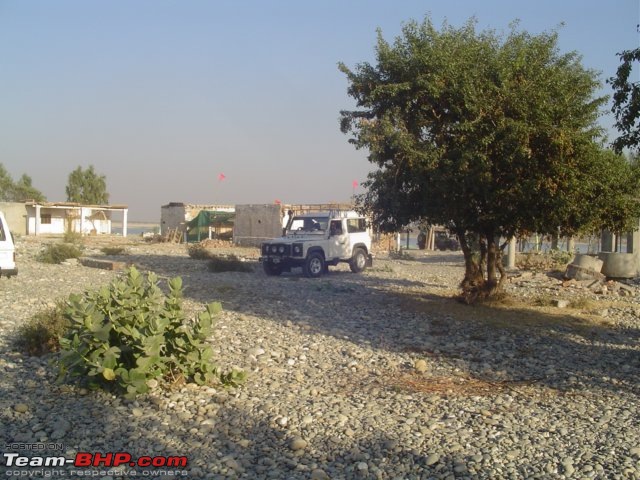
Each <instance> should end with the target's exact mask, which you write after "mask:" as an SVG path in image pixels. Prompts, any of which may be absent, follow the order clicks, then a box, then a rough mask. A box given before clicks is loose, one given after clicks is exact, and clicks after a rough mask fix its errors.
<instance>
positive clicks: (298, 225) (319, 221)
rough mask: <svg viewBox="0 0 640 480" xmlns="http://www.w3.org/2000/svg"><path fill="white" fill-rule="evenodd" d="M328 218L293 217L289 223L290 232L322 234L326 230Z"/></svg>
mask: <svg viewBox="0 0 640 480" xmlns="http://www.w3.org/2000/svg"><path fill="white" fill-rule="evenodd" d="M328 224H329V217H293V219H292V220H291V222H290V223H289V231H290V232H293V233H295V232H324V231H326V230H327V225H328Z"/></svg>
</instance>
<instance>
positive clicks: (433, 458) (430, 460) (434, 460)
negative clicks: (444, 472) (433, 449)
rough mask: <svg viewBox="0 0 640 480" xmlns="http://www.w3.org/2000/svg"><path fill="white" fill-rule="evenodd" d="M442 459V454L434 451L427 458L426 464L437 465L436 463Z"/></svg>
mask: <svg viewBox="0 0 640 480" xmlns="http://www.w3.org/2000/svg"><path fill="white" fill-rule="evenodd" d="M439 461H440V454H438V453H432V454H430V455H429V456H428V457H427V459H426V460H425V462H424V463H425V465H427V466H431V465H435V464H436V463H438V462H439Z"/></svg>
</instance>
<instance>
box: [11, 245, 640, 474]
mask: <svg viewBox="0 0 640 480" xmlns="http://www.w3.org/2000/svg"><path fill="white" fill-rule="evenodd" d="M43 241H49V242H50V241H53V240H51V239H49V240H41V239H32V238H23V239H20V240H19V242H18V254H19V257H18V262H19V272H20V273H19V275H18V276H17V277H15V278H12V279H9V280H7V279H4V278H3V279H0V332H1V333H2V336H1V337H0V375H1V377H0V446H1V447H0V448H2V451H3V453H20V454H21V455H27V456H31V455H33V454H34V452H32V451H28V450H24V447H22V449H20V448H19V447H18V446H17V445H15V444H30V443H34V442H44V443H45V444H48V443H57V444H62V445H63V452H64V453H63V454H64V455H65V456H66V457H68V458H73V456H74V455H75V453H77V452H91V453H106V452H128V453H130V454H131V455H132V456H133V458H138V457H141V456H151V457H154V456H160V455H170V456H182V455H184V456H187V458H188V466H187V467H186V468H185V469H170V468H166V469H164V470H163V469H160V470H161V471H159V472H152V471H149V470H148V469H147V470H145V469H143V468H141V467H135V468H133V467H131V468H130V467H126V468H124V467H120V468H119V469H113V468H107V467H105V466H102V467H99V468H98V467H95V468H93V467H92V469H91V471H90V472H89V473H88V474H85V475H92V476H94V478H107V479H108V478H121V477H123V478H128V476H132V475H133V473H132V470H133V471H135V472H136V473H137V476H141V475H143V474H144V475H145V476H147V478H167V477H168V476H169V474H170V473H174V472H173V471H172V470H181V471H182V470H184V471H185V472H186V475H185V476H184V477H182V478H194V479H198V478H214V479H218V478H220V479H222V478H248V479H328V478H330V479H351V478H356V479H359V478H363V479H369V478H371V479H429V478H434V479H457V478H470V479H471V478H473V479H475V478H487V479H520V478H545V479H547V478H549V479H553V478H607V479H609V478H612V479H616V478H631V479H640V421H639V420H640V419H639V415H638V396H639V394H640V385H639V383H640V382H639V380H640V378H639V377H640V330H639V329H640V320H639V316H638V313H639V311H640V295H639V294H638V289H637V287H632V288H631V291H630V292H625V293H626V295H625V296H620V295H614V294H612V293H610V292H609V293H607V292H606V291H605V292H603V293H602V294H600V295H597V294H595V293H592V292H591V291H589V290H587V289H583V288H580V286H576V285H573V286H570V287H563V286H561V285H560V282H559V281H557V280H554V279H552V278H549V277H547V276H546V275H533V276H531V275H529V276H526V278H525V277H524V276H523V277H521V278H516V279H514V280H513V281H512V282H511V283H510V284H509V286H508V289H509V291H510V292H511V293H512V294H513V297H514V298H516V299H522V298H525V297H535V296H539V295H542V296H550V297H552V298H555V297H558V298H568V299H570V300H571V301H574V302H575V301H576V299H588V301H587V302H586V303H585V302H583V303H582V304H581V308H582V309H583V310H579V309H578V308H567V309H563V310H562V311H561V310H560V309H557V308H556V309H555V310H554V309H552V308H540V309H538V310H537V311H536V312H534V313H532V311H531V309H528V308H525V307H523V306H522V303H518V302H519V301H518V300H517V301H516V302H514V303H513V304H511V305H510V306H508V308H506V307H504V306H495V307H468V306H464V305H461V304H458V303H456V302H454V301H452V300H451V298H450V296H451V294H452V293H453V292H454V291H455V287H456V283H457V282H458V281H459V280H460V278H461V276H462V273H463V264H462V257H461V255H460V254H457V253H447V254H444V253H425V252H414V253H413V258H402V259H390V258H389V257H388V256H387V255H385V254H380V255H378V257H377V258H376V261H375V263H374V268H372V269H370V270H368V271H366V272H365V273H364V274H361V275H355V274H352V273H350V272H349V269H348V267H347V266H346V265H345V266H339V267H337V268H335V269H332V271H331V272H330V273H329V274H328V275H326V276H325V277H323V278H321V279H317V280H311V279H307V278H303V277H302V276H301V274H300V273H299V272H294V273H292V274H288V275H283V276H281V277H267V276H265V275H264V273H263V272H262V270H261V269H260V268H259V265H258V264H257V263H256V264H255V266H256V268H255V272H254V273H219V274H214V273H210V272H208V271H207V268H206V261H200V260H193V259H191V258H189V257H188V256H187V254H186V250H185V248H184V246H179V245H169V244H154V245H146V244H143V243H140V242H137V243H136V242H133V243H127V244H126V245H127V250H128V254H127V255H126V256H121V257H118V258H117V259H119V260H124V261H126V262H130V263H134V264H136V265H137V266H138V267H139V268H140V269H143V270H152V271H155V272H156V273H157V274H158V275H160V277H161V278H166V277H173V276H178V275H179V276H181V277H182V278H183V281H184V285H185V296H186V303H185V307H186V308H187V309H188V310H189V311H193V312H195V311H199V310H201V309H202V308H203V304H205V303H207V302H211V301H217V300H220V301H222V303H223V307H224V312H223V313H222V314H221V316H220V317H219V319H218V322H217V328H216V334H215V336H214V338H212V343H213V345H214V349H215V351H216V355H217V359H218V360H219V364H220V365H221V366H222V367H223V368H225V369H227V368H230V367H232V366H237V367H240V368H242V369H244V370H246V371H247V372H248V374H249V377H248V380H247V382H246V384H245V385H244V386H243V387H241V388H238V389H236V390H225V389H221V388H219V387H195V386H192V385H187V386H185V387H183V388H182V389H180V390H175V391H169V392H166V391H154V392H153V393H151V394H149V395H147V396H145V397H140V398H139V399H138V400H136V401H125V400H123V399H120V398H115V397H113V396H111V395H108V394H106V393H103V392H87V391H86V390H84V389H81V388H78V387H76V386H73V385H57V384H55V376H56V374H55V371H54V370H53V369H52V368H51V367H50V366H49V364H48V361H49V360H50V358H47V357H44V358H35V357H28V356H25V355H23V354H22V353H19V352H17V351H16V349H15V347H14V345H13V338H14V334H15V328H16V327H17V326H19V325H20V324H22V323H24V322H25V321H27V320H28V319H29V318H30V317H31V316H32V315H33V314H34V313H36V312H38V311H41V310H43V309H45V308H47V307H48V306H52V305H53V304H54V302H55V301H56V300H58V299H61V298H65V297H66V296H67V295H68V294H69V293H72V292H81V291H83V290H84V289H94V288H96V287H98V286H101V285H104V284H107V283H108V282H109V281H110V280H111V279H113V278H114V277H115V276H116V275H117V272H112V271H106V270H99V269H95V268H88V267H83V266H80V265H74V264H70V265H45V264H41V263H38V262H36V261H35V260H34V256H35V254H36V253H37V251H38V250H39V249H40V248H41V244H42V242H43ZM113 241H115V240H113ZM120 241H121V242H122V240H120ZM98 247H99V246H98V245H93V246H91V245H89V247H88V254H90V255H93V256H96V257H97V256H100V255H102V254H101V253H100V250H99V248H98ZM220 251H222V252H225V253H226V252H230V251H232V249H226V250H225V249H220ZM233 251H235V252H237V253H239V254H241V255H244V256H246V257H247V260H248V261H250V262H255V260H256V257H257V251H255V250H247V249H242V250H233ZM576 305H577V303H576ZM40 453H42V452H40ZM60 454H61V452H59V451H47V452H45V455H54V456H55V455H60ZM6 458H7V457H5V458H3V460H2V461H0V463H2V465H0V470H2V469H4V471H3V473H4V474H5V475H7V476H10V475H11V476H16V475H18V474H20V475H23V476H24V475H26V474H25V473H22V472H25V471H27V470H29V469H28V468H27V467H22V468H18V467H12V468H9V467H7V466H6V462H5V460H6ZM30 468H31V470H30V472H31V475H32V476H36V477H37V476H40V477H43V476H51V473H50V472H49V470H47V469H46V468H45V469H42V467H40V468H39V469H38V468H34V467H30ZM38 470H39V471H38ZM53 470H58V471H59V472H58V473H59V475H60V476H63V474H64V476H71V475H72V473H73V472H74V471H76V475H78V473H77V470H87V469H78V468H75V469H74V468H70V467H65V468H58V469H55V468H54V469H53ZM156 470H158V469H156ZM16 472H17V473H16ZM47 472H49V474H48V473H47ZM127 475H128V476H127Z"/></svg>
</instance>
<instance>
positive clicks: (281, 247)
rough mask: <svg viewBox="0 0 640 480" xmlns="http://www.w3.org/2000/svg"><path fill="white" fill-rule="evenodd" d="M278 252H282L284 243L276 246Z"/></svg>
mask: <svg viewBox="0 0 640 480" xmlns="http://www.w3.org/2000/svg"><path fill="white" fill-rule="evenodd" d="M278 252H280V253H284V245H280V246H279V247H278Z"/></svg>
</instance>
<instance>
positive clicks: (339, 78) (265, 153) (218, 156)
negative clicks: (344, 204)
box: [0, 0, 640, 221]
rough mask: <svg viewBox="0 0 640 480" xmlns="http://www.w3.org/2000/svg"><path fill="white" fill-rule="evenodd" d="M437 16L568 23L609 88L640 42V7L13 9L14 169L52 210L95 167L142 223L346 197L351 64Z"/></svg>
mask: <svg viewBox="0 0 640 480" xmlns="http://www.w3.org/2000/svg"><path fill="white" fill-rule="evenodd" d="M426 14H430V15H431V18H432V19H433V21H434V23H435V24H436V25H440V24H441V23H442V21H443V20H444V19H447V20H448V21H449V23H451V24H453V25H455V26H459V25H461V24H463V23H464V22H465V21H466V20H467V19H468V18H469V17H471V16H475V17H476V18H477V20H478V24H479V25H478V28H479V29H484V28H494V29H497V30H507V28H508V25H509V23H510V22H511V21H513V20H514V19H520V25H521V27H522V28H523V29H526V30H528V31H529V32H531V33H540V32H543V31H548V30H551V29H554V28H556V27H558V26H559V25H560V24H561V23H564V27H562V28H561V29H560V48H561V50H562V51H563V52H566V51H570V50H576V51H578V52H579V53H581V54H582V55H583V64H584V65H585V66H586V67H588V68H593V69H596V70H598V71H600V72H602V74H601V78H602V81H603V83H604V80H605V79H606V78H608V77H610V76H612V75H613V74H614V73H615V70H616V68H617V66H618V64H619V60H618V58H617V57H616V53H617V52H619V51H621V50H624V49H630V48H635V47H637V46H638V34H637V31H636V25H637V24H638V23H639V22H640V18H639V16H640V15H639V2H638V0H614V1H612V2H605V1H604V0H571V1H559V0H552V1H549V0H537V1H532V0H527V1H519V0H504V1H502V0H483V1H479V0H478V1H471V0H469V1H462V0H457V1H456V0H447V1H435V0H434V1H418V0H395V1H391V0H388V1H381V0H379V1H378V0H358V1H350V0H335V1H334V0H328V1H327V0H324V1H322V0H317V1H314V2H311V1H304V0H291V1H279V0H272V1H265V0H262V1H259V0H244V1H242V0H228V1H214V0H210V1H190V0H181V1H178V0H173V1H168V0H136V1H124V0H122V1H118V0H112V1H106V0H104V1H97V0H96V1H87V0H78V1H69V0H57V1H46V0H42V1H32V0H0V163H2V164H3V165H4V166H5V167H6V169H7V170H8V171H9V173H10V174H11V175H12V176H13V177H14V179H17V178H18V177H19V176H20V175H22V174H23V173H26V174H28V175H30V176H31V177H32V179H33V183H34V186H35V187H36V188H38V189H40V190H41V191H42V192H43V193H44V194H45V195H46V196H47V199H48V200H49V201H64V200H65V199H66V197H65V186H66V183H67V177H68V175H69V173H70V172H71V171H72V170H74V169H75V168H76V167H78V166H82V167H88V166H89V165H91V164H93V165H94V166H95V169H96V170H97V171H98V172H99V173H101V174H104V175H106V177H107V186H108V191H109V193H110V202H111V203H113V204H127V205H128V206H129V209H130V210H129V218H130V219H133V220H149V221H157V220H158V219H159V218H160V207H161V206H162V205H165V204H167V203H169V202H172V201H178V202H186V203H223V204H236V203H272V202H274V201H275V200H276V199H278V200H280V201H282V202H283V203H319V202H329V201H344V200H347V199H348V198H349V197H350V196H351V194H352V182H353V181H354V180H358V181H363V180H364V179H365V178H366V174H367V172H369V171H370V170H371V165H370V164H369V163H368V162H367V160H366V152H363V151H356V150H355V149H354V148H353V147H352V146H351V145H350V144H349V143H348V142H347V140H348V138H347V136H345V135H343V134H342V133H341V132H340V129H339V122H338V118H339V112H340V110H341V109H350V108H353V106H354V105H353V102H352V100H351V99H350V98H349V97H348V96H347V93H346V90H347V81H346V79H345V77H344V75H343V74H342V73H340V72H339V71H338V69H337V63H338V62H339V61H342V62H345V63H346V64H347V65H348V66H350V67H353V66H355V64H356V63H358V62H363V61H369V62H374V45H375V41H376V28H377V27H380V28H381V29H382V32H383V35H384V37H385V38H386V39H388V40H393V38H394V37H395V36H397V35H398V34H399V32H400V28H401V25H402V23H403V22H406V21H408V20H411V19H416V20H422V19H423V18H424V16H425V15H426ZM636 73H637V72H636ZM603 93H606V94H609V93H610V89H609V87H608V86H607V85H606V84H605V85H604V88H603ZM602 124H603V125H604V126H606V127H607V128H609V127H610V126H611V124H612V119H611V117H610V116H609V117H605V118H603V119H602ZM221 173H222V174H224V175H225V177H226V178H225V179H224V180H219V175H220V174H221ZM358 191H360V188H359V189H358Z"/></svg>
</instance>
